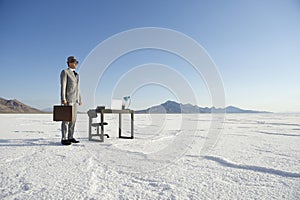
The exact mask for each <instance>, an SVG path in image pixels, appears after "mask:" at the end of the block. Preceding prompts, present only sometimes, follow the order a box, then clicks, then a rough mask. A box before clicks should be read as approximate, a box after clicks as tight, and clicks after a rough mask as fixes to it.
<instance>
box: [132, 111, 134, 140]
mask: <svg viewBox="0 0 300 200" xmlns="http://www.w3.org/2000/svg"><path fill="white" fill-rule="evenodd" d="M133 124H134V114H133V113H131V139H133V130H134V127H133Z"/></svg>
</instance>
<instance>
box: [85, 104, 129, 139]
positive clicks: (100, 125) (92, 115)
mask: <svg viewBox="0 0 300 200" xmlns="http://www.w3.org/2000/svg"><path fill="white" fill-rule="evenodd" d="M97 113H100V123H93V118H97ZM110 113H111V114H112V113H116V114H119V138H123V139H133V138H134V132H133V130H134V111H133V110H129V109H124V110H112V109H100V110H96V109H93V110H89V111H88V115H89V140H92V141H98V142H104V136H106V137H108V138H109V135H108V134H104V126H105V125H107V123H105V122H104V114H110ZM122 114H130V115H131V136H122ZM92 127H96V129H97V133H96V134H92ZM99 128H101V132H100V130H99ZM94 136H97V137H100V140H98V139H94V138H93V137H94Z"/></svg>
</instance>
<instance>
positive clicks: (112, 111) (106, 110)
mask: <svg viewBox="0 0 300 200" xmlns="http://www.w3.org/2000/svg"><path fill="white" fill-rule="evenodd" d="M100 112H102V113H119V114H122V113H134V110H130V109H123V110H114V109H102V110H100ZM100 112H98V113H100Z"/></svg>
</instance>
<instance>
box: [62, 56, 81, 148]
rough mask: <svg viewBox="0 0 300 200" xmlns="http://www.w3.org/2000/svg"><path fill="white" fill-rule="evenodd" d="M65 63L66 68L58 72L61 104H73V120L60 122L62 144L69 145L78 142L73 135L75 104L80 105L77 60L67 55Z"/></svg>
mask: <svg viewBox="0 0 300 200" xmlns="http://www.w3.org/2000/svg"><path fill="white" fill-rule="evenodd" d="M67 64H68V68H67V69H65V70H63V71H62V72H61V74H60V83H61V104H63V105H72V106H74V112H75V120H74V121H72V122H65V121H63V122H62V124H61V132H62V139H61V144H62V145H70V144H72V143H78V142H79V141H77V140H76V139H75V138H74V137H73V136H74V128H75V122H76V117H77V105H82V102H81V94H80V80H79V74H78V73H77V72H76V71H75V70H76V68H77V65H78V61H77V59H76V58H75V57H74V56H69V57H68V58H67ZM67 132H68V134H67Z"/></svg>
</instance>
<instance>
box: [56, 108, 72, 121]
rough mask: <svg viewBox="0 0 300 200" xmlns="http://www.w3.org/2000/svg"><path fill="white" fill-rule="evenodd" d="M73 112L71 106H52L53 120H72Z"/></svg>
mask: <svg viewBox="0 0 300 200" xmlns="http://www.w3.org/2000/svg"><path fill="white" fill-rule="evenodd" d="M74 120H75V112H74V107H73V106H63V105H55V106H53V121H69V122H70V121H74Z"/></svg>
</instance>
